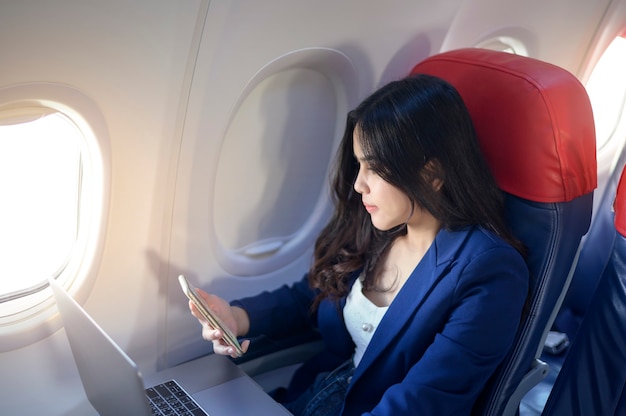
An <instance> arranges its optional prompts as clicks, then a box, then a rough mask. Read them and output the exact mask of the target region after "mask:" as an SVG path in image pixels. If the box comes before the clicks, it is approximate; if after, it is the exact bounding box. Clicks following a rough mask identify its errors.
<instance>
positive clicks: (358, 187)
mask: <svg viewBox="0 0 626 416" xmlns="http://www.w3.org/2000/svg"><path fill="white" fill-rule="evenodd" d="M366 188H367V187H366V186H365V183H364V182H363V178H361V171H360V170H359V174H358V175H356V179H355V180H354V190H355V191H357V193H359V194H363V193H364V192H365V190H366Z"/></svg>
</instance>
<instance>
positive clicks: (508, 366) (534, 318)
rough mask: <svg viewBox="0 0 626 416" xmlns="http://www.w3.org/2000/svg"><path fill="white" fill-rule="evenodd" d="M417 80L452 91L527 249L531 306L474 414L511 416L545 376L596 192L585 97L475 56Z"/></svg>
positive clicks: (507, 63)
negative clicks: (434, 80)
mask: <svg viewBox="0 0 626 416" xmlns="http://www.w3.org/2000/svg"><path fill="white" fill-rule="evenodd" d="M412 72H413V73H427V74H431V75H435V76H438V77H440V78H443V79H445V80H447V81H448V82H450V83H451V84H452V85H453V86H454V87H455V88H456V89H457V90H458V91H459V93H460V94H461V96H462V97H463V100H464V101H465V104H466V106H467V107H468V109H469V112H470V114H471V117H472V119H473V121H474V125H475V128H476V132H477V135H478V138H479V141H480V145H481V148H482V150H483V153H484V154H485V157H486V159H487V162H488V164H489V166H490V167H491V169H492V172H493V174H494V176H495V177H496V180H497V182H498V184H499V186H500V188H501V189H502V190H503V192H504V195H505V210H506V212H505V214H506V218H507V221H508V223H509V225H510V227H511V229H512V231H513V233H514V234H515V235H516V236H517V238H519V239H520V240H521V241H522V242H523V243H524V245H525V246H526V248H527V264H528V266H529V269H530V273H531V280H530V285H529V286H530V287H529V297H528V302H527V307H526V310H525V311H524V313H523V316H522V319H521V322H520V323H519V329H518V332H517V335H516V338H515V341H514V343H513V346H512V348H511V350H510V351H509V353H508V354H507V356H506V357H505V359H504V361H503V362H502V363H501V364H500V366H499V367H498V369H497V370H496V372H495V373H494V375H493V376H492V378H491V379H490V380H489V382H488V383H487V385H486V386H485V389H484V391H483V392H482V393H481V395H480V397H479V399H478V400H477V402H476V404H475V406H474V409H473V414H476V415H481V416H488V415H498V416H502V415H505V416H506V415H515V414H518V413H519V404H520V401H521V399H522V397H523V396H524V395H525V393H526V392H527V391H528V390H530V388H532V387H533V386H534V385H536V384H537V383H538V382H539V381H541V380H542V379H543V378H544V377H545V376H546V375H547V372H548V366H547V364H546V363H545V362H543V361H541V360H540V359H539V357H540V354H541V351H542V347H543V343H544V341H545V338H546V335H547V333H548V330H549V329H550V327H551V325H552V322H553V321H554V317H555V315H556V312H557V310H558V308H559V305H560V303H561V302H562V299H563V297H564V295H565V291H566V290H567V286H568V284H569V281H570V279H571V274H572V270H573V267H574V265H575V263H576V260H577V256H578V252H579V245H580V241H581V238H582V237H583V236H584V235H585V234H586V233H587V231H588V229H589V225H590V221H591V212H592V206H593V190H594V189H595V187H596V182H597V167H596V156H595V149H596V144H595V128H594V122H593V115H592V110H591V105H590V103H589V99H588V96H587V93H586V91H585V89H584V87H583V86H582V85H581V84H580V82H579V81H578V80H577V79H576V78H575V77H574V76H573V75H572V74H570V73H569V72H567V71H566V70H564V69H562V68H559V67H557V66H554V65H551V64H549V63H546V62H541V61H538V60H535V59H532V58H527V57H523V56H517V55H513V54H509V53H506V52H497V51H491V50H485V49H478V48H468V49H459V50H453V51H448V52H443V53H440V54H437V55H434V56H431V57H429V58H427V59H426V60H424V61H422V62H420V63H418V64H417V65H416V66H415V67H414V68H413V70H412Z"/></svg>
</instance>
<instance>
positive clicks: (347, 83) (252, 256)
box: [210, 47, 358, 277]
mask: <svg viewBox="0 0 626 416" xmlns="http://www.w3.org/2000/svg"><path fill="white" fill-rule="evenodd" d="M293 68H306V69H310V70H314V71H319V72H320V73H322V74H323V75H324V76H326V77H327V78H328V79H329V80H330V82H331V84H332V85H333V87H334V90H335V93H336V94H335V98H336V100H337V115H338V117H340V118H339V119H338V123H337V124H336V130H335V133H334V135H335V137H334V140H333V149H331V152H330V154H331V157H330V160H329V161H328V167H327V170H326V172H325V173H324V174H325V175H326V176H327V175H328V173H329V172H330V168H331V165H332V163H333V161H334V157H335V151H336V148H337V147H338V145H339V142H340V141H341V137H342V135H343V130H344V127H345V125H344V122H343V117H345V114H347V113H348V111H349V110H350V108H349V107H350V106H351V105H353V104H354V102H355V100H356V98H357V97H358V82H357V80H358V74H357V71H356V68H355V66H354V64H353V63H352V61H351V60H350V59H349V58H348V57H347V56H346V55H345V54H343V53H342V52H340V51H338V50H336V49H331V48H321V47H312V48H304V49H298V50H295V51H291V52H289V53H287V54H284V55H281V56H279V57H277V58H275V59H274V60H272V61H270V62H269V63H267V64H266V65H265V66H263V67H262V68H261V69H259V70H258V71H257V72H256V73H255V74H254V75H253V76H252V78H251V79H250V80H249V81H248V82H247V83H246V85H245V86H244V88H243V89H242V91H241V93H240V94H239V96H238V98H237V100H236V102H235V105H234V107H233V109H232V111H231V113H230V118H229V120H228V122H227V124H226V129H225V130H224V132H225V133H226V132H228V130H229V129H230V127H231V123H232V122H233V120H234V118H235V116H236V114H237V111H238V110H239V108H240V107H241V106H242V104H243V103H244V102H245V100H246V98H247V97H248V96H249V95H250V94H251V93H252V92H253V91H254V89H255V88H256V87H257V86H258V85H259V84H261V83H262V82H263V81H264V80H266V79H267V78H268V77H270V76H273V75H275V74H278V73H280V72H281V71H286V70H288V69H293ZM224 137H225V136H222V138H221V139H222V140H224ZM330 209H331V207H330V194H329V187H328V181H325V182H324V186H323V187H322V188H321V189H320V195H319V197H318V199H317V202H316V204H315V206H314V207H313V209H312V212H311V215H310V216H309V217H308V219H307V220H306V221H305V223H304V224H303V225H302V227H301V228H300V229H299V230H298V231H297V232H295V233H294V234H292V235H290V236H288V237H287V238H286V239H279V240H278V239H268V240H265V241H258V242H255V243H252V244H249V245H247V246H245V247H242V248H239V249H236V250H230V249H228V248H227V247H224V246H223V245H222V244H221V243H220V242H219V238H218V236H217V234H216V227H215V225H214V224H213V226H212V227H211V240H212V241H213V242H214V244H215V245H214V249H215V253H216V258H217V261H218V263H219V264H220V265H221V267H222V268H223V269H224V270H225V271H227V272H229V273H231V274H233V275H236V276H241V277H253V276H259V275H263V274H264V273H269V272H272V271H275V270H277V269H280V268H282V267H285V266H286V265H288V264H290V263H292V262H293V261H295V260H297V259H298V257H299V256H301V255H302V254H303V253H304V252H305V251H306V250H307V249H309V248H310V247H311V245H312V243H313V241H314V240H315V238H316V237H317V231H318V229H320V228H321V226H323V225H324V223H325V221H327V219H328V215H329V213H330ZM210 215H211V222H214V221H215V217H214V212H213V210H212V212H211V213H210ZM259 252H261V253H260V254H259Z"/></svg>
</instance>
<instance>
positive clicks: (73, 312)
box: [49, 279, 290, 416]
mask: <svg viewBox="0 0 626 416" xmlns="http://www.w3.org/2000/svg"><path fill="white" fill-rule="evenodd" d="M49 283H50V287H51V288H52V293H53V295H54V298H55V300H56V302H57V307H58V309H59V313H60V314H61V318H62V320H63V324H64V327H65V333H66V335H67V338H68V341H69V344H70V347H71V350H72V355H73V356H74V361H75V362H76V366H77V368H78V373H79V375H80V379H81V382H82V384H83V388H84V390H85V393H86V395H87V398H88V400H89V402H90V403H91V405H92V406H93V407H94V408H95V409H96V411H97V412H98V413H99V414H100V415H102V416H108V415H111V416H119V415H133V416H134V415H138V416H142V415H145V416H150V415H160V414H165V415H185V416H196V415H207V416H231V415H239V414H241V415H248V414H254V415H258V416H277V415H290V413H289V412H288V411H287V410H286V409H285V408H284V407H283V406H281V405H279V404H278V403H276V402H275V401H274V400H273V399H271V398H270V397H269V396H268V395H267V394H266V393H265V392H264V391H263V390H262V389H261V388H260V386H259V385H258V384H256V383H255V382H254V381H253V380H252V379H251V378H250V377H249V376H247V375H246V374H245V373H243V371H241V370H240V369H239V368H238V367H237V366H236V365H235V364H234V363H232V362H231V361H230V360H229V359H227V358H226V357H224V356H219V355H216V354H211V355H210V356H207V357H206V359H203V360H205V361H206V365H207V368H202V370H201V371H202V373H203V374H207V376H206V378H203V377H198V374H197V373H198V366H199V365H200V364H198V363H196V364H194V365H193V366H190V365H187V364H185V365H181V366H180V368H176V367H175V368H173V369H168V370H165V371H164V372H163V373H164V374H163V376H162V377H161V378H163V377H165V378H166V379H164V380H163V381H161V382H158V383H157V384H156V385H153V386H151V387H149V388H145V386H144V382H143V377H142V375H141V372H140V370H139V368H138V367H137V365H136V364H135V363H134V362H133V361H132V360H131V359H130V357H128V355H127V354H126V353H125V352H124V351H123V350H122V349H121V348H120V347H119V346H118V345H117V344H116V343H115V342H114V341H113V340H112V339H111V337H109V336H108V335H107V334H106V333H105V332H104V330H102V328H101V327H100V326H99V325H98V324H97V323H96V322H95V321H94V320H93V319H92V318H91V316H89V315H88V314H87V312H86V311H85V310H84V309H83V308H82V307H81V306H80V305H79V304H78V303H77V302H76V301H75V300H74V298H72V297H71V296H70V295H69V294H68V293H67V292H66V291H65V289H63V287H61V286H60V285H59V284H58V283H57V282H56V280H54V279H49ZM191 363H193V362H191ZM177 370H179V371H177ZM194 370H195V373H196V374H195V375H194V374H189V373H193V372H194ZM172 375H177V376H179V377H180V379H179V381H180V382H179V381H177V380H176V379H174V378H170V377H171V376H172ZM153 378H154V377H153ZM198 379H202V380H204V381H205V382H206V386H199V385H198ZM182 380H188V381H187V383H185V382H184V381H182ZM186 384H188V386H187V385H186ZM188 387H189V388H191V389H192V390H193V391H191V394H189V392H188V391H187V390H189V388H188Z"/></svg>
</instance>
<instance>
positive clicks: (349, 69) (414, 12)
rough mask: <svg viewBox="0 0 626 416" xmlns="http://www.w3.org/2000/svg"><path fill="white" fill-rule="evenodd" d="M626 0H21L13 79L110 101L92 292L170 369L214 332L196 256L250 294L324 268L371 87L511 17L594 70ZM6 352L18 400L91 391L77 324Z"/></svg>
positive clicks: (4, 74)
mask: <svg viewBox="0 0 626 416" xmlns="http://www.w3.org/2000/svg"><path fill="white" fill-rule="evenodd" d="M609 3H611V2H610V1H609V0H603V1H600V2H588V1H586V0H576V1H571V0H570V1H566V0H555V1H551V2H545V1H543V2H541V1H537V0H533V1H531V2H514V1H511V0H508V1H491V2H490V1H487V0H465V1H462V0H451V1H446V2H438V3H436V5H435V4H434V3H433V2H428V1H407V0H393V1H386V2H380V1H378V2H376V1H367V2H363V1H360V0H350V1H341V2H336V1H331V0H324V1H317V2H293V1H290V0H272V1H265V2H246V1H242V0H237V1H234V0H233V1H228V0H215V1H208V0H205V1H202V0H188V1H184V2H182V1H175V2H172V1H166V0H133V1H130V2H129V1H125V0H111V1H107V2H96V1H80V0H62V1H56V2H48V1H44V0H23V1H9V2H3V4H1V5H0V52H1V53H2V63H3V69H2V71H0V89H1V88H3V87H8V86H12V85H18V84H24V83H35V82H51V83H57V84H61V85H68V86H71V87H73V88H75V89H77V90H79V91H81V92H82V93H83V94H85V95H86V96H87V97H89V98H90V99H91V100H93V101H94V102H95V103H96V105H97V106H98V108H99V110H100V111H101V113H102V115H103V118H104V119H105V122H106V125H107V129H108V136H109V139H108V140H109V143H108V145H109V147H110V153H111V162H110V163H111V166H110V172H111V177H110V201H109V204H108V208H109V211H108V224H107V229H106V239H105V244H104V249H103V253H102V256H101V260H100V264H99V267H98V268H97V274H96V276H94V278H95V280H94V281H95V284H94V285H93V287H92V288H91V291H90V293H89V297H88V299H87V301H86V302H85V303H84V306H85V308H86V309H87V311H88V312H89V313H90V314H91V315H92V316H93V317H94V319H95V320H96V321H97V322H98V323H100V324H101V325H102V327H103V328H104V329H105V330H106V331H107V332H108V333H109V334H110V335H111V336H112V338H113V339H114V340H115V341H116V342H118V343H119V344H120V345H121V346H122V348H123V349H124V350H126V351H127V352H128V354H129V355H130V357H132V358H133V359H134V360H135V361H136V362H137V363H138V365H139V366H140V367H141V368H142V370H143V371H144V373H151V372H154V371H157V370H159V369H162V368H164V367H167V366H170V365H174V364H176V363H179V362H181V361H184V360H188V359H191V358H193V357H196V356H198V355H201V354H204V353H207V352H209V350H210V346H209V345H208V344H207V343H206V342H204V341H202V340H201V339H200V327H199V325H198V324H197V322H195V321H194V320H193V318H191V317H190V316H189V314H188V312H187V308H186V302H185V300H184V296H183V295H182V294H181V293H180V290H179V288H178V286H177V282H176V280H175V278H176V276H177V274H178V273H185V274H187V275H188V276H189V277H190V278H191V279H192V281H193V282H194V283H196V284H198V285H199V286H202V287H204V288H207V289H209V290H212V291H214V292H215V293H217V294H220V295H221V296H224V297H225V298H227V299H231V298H234V297H238V296H244V295H247V294H252V293H256V292H258V291H259V290H262V289H269V288H272V287H276V286H278V285H280V284H282V283H285V282H289V281H293V280H295V279H298V278H300V277H301V276H302V274H303V273H304V272H305V271H306V269H307V267H308V262H309V259H310V254H311V244H312V241H313V238H314V237H315V234H316V231H317V230H319V228H320V227H321V226H322V225H323V222H324V219H325V218H326V216H327V215H328V213H329V210H328V200H327V195H326V193H327V181H326V177H325V175H327V173H328V170H329V168H330V165H331V163H332V156H333V152H334V146H335V145H336V143H337V140H338V139H339V135H340V134H341V130H342V128H343V121H344V117H345V112H346V111H347V110H348V109H350V108H352V107H353V106H354V105H356V104H357V103H358V102H359V101H360V99H362V98H363V97H365V96H366V95H367V94H369V93H370V92H371V91H373V90H374V89H375V88H376V87H378V86H380V85H382V84H384V83H386V82H388V81H391V80H393V79H396V78H399V77H401V76H403V75H405V74H406V73H408V71H409V70H410V69H411V68H412V66H413V65H414V64H415V63H416V62H418V61H419V60H421V59H424V58H425V57H427V56H428V55H431V54H434V53H437V52H438V51H440V50H448V49H452V48H457V47H469V46H476V45H477V44H479V43H480V42H482V41H484V40H486V39H489V38H490V37H494V36H512V37H518V38H519V40H520V41H522V42H523V43H524V44H525V45H526V47H527V48H528V52H529V54H530V56H533V57H536V58H539V59H544V60H547V61H549V62H553V63H555V64H557V65H561V66H564V67H565V68H567V69H569V70H571V71H572V72H574V73H575V74H577V75H580V73H581V71H582V68H584V65H583V63H584V62H585V59H588V54H589V50H588V49H589V46H590V45H592V44H593V43H594V42H595V41H596V40H595V39H596V36H597V33H596V32H597V26H598V22H600V21H601V20H602V19H603V16H604V12H605V10H606V8H607V7H608V6H609ZM620 3H624V2H623V1H622V2H620ZM328 136H333V137H328ZM311 141H316V143H321V146H316V145H312V144H311ZM281 219H284V220H285V221H284V222H282V221H281ZM300 224H301V226H300ZM255 270H259V271H258V273H255ZM0 341H1V340H0ZM0 368H2V369H3V374H11V378H10V379H9V378H8V377H3V380H2V381H0V385H1V388H0V403H1V404H0V409H1V410H2V413H5V412H6V413H7V414H35V413H45V414H70V413H72V412H76V414H79V413H80V411H79V410H78V409H83V406H84V395H83V392H82V389H81V387H80V381H79V379H78V375H77V373H76V370H75V368H74V364H73V361H72V359H71V354H70V352H69V347H68V345H67V342H66V340H65V334H64V333H63V331H62V330H60V331H56V332H54V334H52V335H50V336H48V337H46V338H43V339H41V340H39V341H37V342H35V343H33V344H31V345H28V346H25V347H23V348H19V349H15V350H10V351H5V352H0ZM35 393H36V394H38V395H39V396H40V398H38V399H37V400H28V401H25V400H24V399H25V397H32V395H33V394H35Z"/></svg>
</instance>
